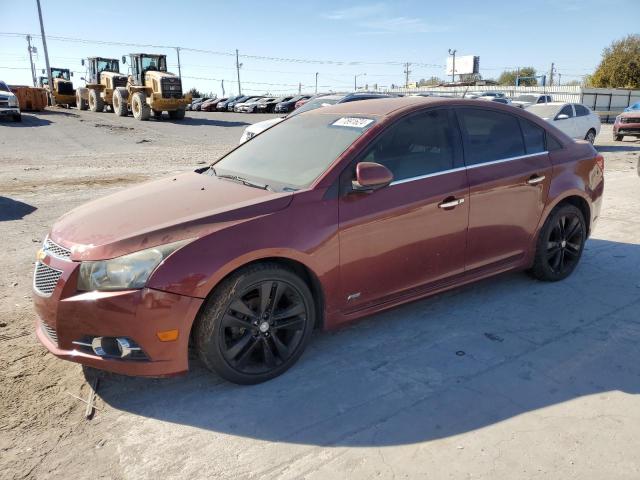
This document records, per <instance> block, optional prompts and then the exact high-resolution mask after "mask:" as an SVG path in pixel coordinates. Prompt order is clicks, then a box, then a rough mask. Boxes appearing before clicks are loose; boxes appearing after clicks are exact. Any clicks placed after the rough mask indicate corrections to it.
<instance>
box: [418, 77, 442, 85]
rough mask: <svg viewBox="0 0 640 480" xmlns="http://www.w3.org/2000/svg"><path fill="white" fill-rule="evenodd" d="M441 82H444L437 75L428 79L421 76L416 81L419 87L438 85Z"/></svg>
mask: <svg viewBox="0 0 640 480" xmlns="http://www.w3.org/2000/svg"><path fill="white" fill-rule="evenodd" d="M441 83H444V82H443V81H442V80H441V79H439V78H438V77H431V78H429V79H428V80H426V79H424V78H421V79H420V81H419V82H418V86H419V87H431V86H433V85H440V84H441Z"/></svg>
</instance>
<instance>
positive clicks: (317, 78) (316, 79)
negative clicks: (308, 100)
mask: <svg viewBox="0 0 640 480" xmlns="http://www.w3.org/2000/svg"><path fill="white" fill-rule="evenodd" d="M316 93H318V72H316Z"/></svg>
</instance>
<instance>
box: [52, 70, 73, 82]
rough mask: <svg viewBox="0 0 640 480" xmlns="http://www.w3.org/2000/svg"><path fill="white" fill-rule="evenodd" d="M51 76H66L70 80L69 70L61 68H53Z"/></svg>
mask: <svg viewBox="0 0 640 480" xmlns="http://www.w3.org/2000/svg"><path fill="white" fill-rule="evenodd" d="M51 77H52V78H64V79H65V80H69V79H70V77H69V70H66V69H60V68H52V69H51Z"/></svg>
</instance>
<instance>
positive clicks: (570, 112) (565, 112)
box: [558, 105, 573, 118]
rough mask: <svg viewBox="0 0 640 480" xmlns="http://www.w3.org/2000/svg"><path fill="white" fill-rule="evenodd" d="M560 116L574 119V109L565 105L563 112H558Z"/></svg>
mask: <svg viewBox="0 0 640 480" xmlns="http://www.w3.org/2000/svg"><path fill="white" fill-rule="evenodd" d="M558 115H566V116H568V117H569V118H571V117H573V108H571V105H565V106H564V107H562V110H560V111H559V112H558Z"/></svg>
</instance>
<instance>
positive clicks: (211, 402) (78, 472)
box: [0, 110, 640, 480]
mask: <svg viewBox="0 0 640 480" xmlns="http://www.w3.org/2000/svg"><path fill="white" fill-rule="evenodd" d="M264 118H268V116H260V115H239V114H215V113H214V114H207V113H196V112H194V113H193V114H192V117H191V118H189V119H188V120H186V121H185V122H181V123H173V122H170V121H169V120H164V121H163V122H156V121H150V122H146V123H141V122H136V121H134V120H133V119H132V118H124V119H121V118H118V117H115V116H113V115H112V114H108V113H104V114H95V113H90V112H77V111H75V110H54V111H50V112H45V113H42V114H38V115H30V114H26V115H24V122H23V123H22V124H12V123H6V122H2V123H0V166H1V168H0V239H1V244H2V246H3V249H2V253H1V257H0V258H1V260H2V264H3V272H4V274H3V275H2V276H1V277H0V346H1V348H0V365H1V366H2V371H1V373H0V411H2V417H1V418H0V472H1V473H0V477H2V478H7V479H9V478H15V479H18V478H60V477H61V476H63V475H64V476H67V477H68V478H75V479H84V478H92V479H97V478H105V479H121V478H122V479H134V478H229V479H237V478H262V477H266V478H283V479H284V478H291V479H298V478H317V479H327V478H331V479H337V478H362V479H369V478H377V477H379V478H396V477H397V478H487V479H497V478H508V479H512V478H544V479H549V478H561V479H567V478H579V479H581V480H582V479H589V478H594V479H596V478H597V479H603V478H616V479H621V478H629V479H637V478H639V477H640V456H639V455H638V451H639V448H640V398H639V397H638V392H639V391H640V216H639V215H638V214H639V213H640V179H639V178H638V175H637V173H636V165H637V162H638V159H639V156H640V142H634V141H631V140H627V141H625V142H623V143H613V142H611V141H610V139H611V127H610V126H604V127H603V131H602V132H601V134H600V137H599V139H598V141H597V144H598V148H599V149H600V151H601V152H603V153H604V155H605V159H606V182H607V183H606V192H605V202H604V208H603V212H602V217H601V219H600V221H599V224H598V226H597V229H596V231H595V234H594V236H593V238H592V239H591V240H590V241H589V242H588V244H587V247H586V251H585V254H584V257H583V260H582V263H581V265H580V266H579V268H578V269H577V271H576V272H575V274H574V275H573V276H572V277H570V278H569V279H568V280H566V281H564V282H561V283H557V284H546V283H540V282H535V281H533V280H531V279H530V278H529V277H527V276H526V275H524V274H520V273H515V274H509V275H504V276H501V277H499V278H495V279H491V280H488V281H484V282H481V283H479V284H476V285H473V286H470V287H467V288H463V289H459V290H456V291H453V292H450V293H447V294H444V295H440V296H438V297H434V298H432V299H427V300H424V301H420V302H416V303H413V304H411V305H407V306H404V307H401V308H398V309H395V310H393V311H390V312H387V313H384V314H380V315H376V316H374V317H371V318H369V319H366V320H364V321H362V322H359V323H357V324H356V325H354V326H352V327H350V328H347V329H344V330H342V331H339V332H335V333H331V334H326V333H318V334H316V335H315V337H314V339H313V341H312V344H311V346H310V348H309V350H308V352H307V353H306V354H305V355H304V356H303V358H302V359H301V361H300V362H299V364H298V365H297V366H296V367H294V368H293V369H292V370H291V371H290V372H288V373H287V374H285V375H284V376H282V377H280V378H278V379H276V380H273V381H271V382H268V383H266V384H263V385H258V386H254V387H238V386H235V385H231V384H228V383H225V382H223V381H221V380H220V379H219V378H217V377H215V376H214V375H212V374H210V373H208V372H207V371H206V370H205V369H204V368H203V367H202V366H201V365H200V363H199V362H198V361H197V360H196V359H192V363H191V367H192V368H191V372H190V373H189V374H188V375H186V376H183V377H179V378H174V379H169V380H166V379H165V380H158V379H136V378H127V377H121V376H117V375H108V374H103V375H101V377H100V387H99V392H98V393H99V395H98V399H97V408H98V410H97V412H96V415H95V417H94V418H93V419H92V420H90V421H87V420H85V419H84V415H83V414H84V409H85V406H84V404H83V403H82V402H81V401H80V400H78V399H77V398H76V397H83V398H84V397H86V395H87V393H88V387H87V385H86V379H85V376H89V377H90V376H91V375H93V374H94V372H91V371H83V369H82V368H81V367H79V366H78V365H75V364H72V363H67V362H63V361H60V360H57V359H55V358H54V357H53V356H51V355H49V354H47V353H46V352H45V350H44V348H42V347H41V346H40V345H39V344H38V343H37V341H36V339H35V336H34V334H33V324H34V313H33V310H32V308H31V301H30V297H31V275H32V268H33V267H32V265H33V259H34V253H35V251H36V249H37V248H38V246H39V243H40V242H41V240H42V238H43V237H44V236H45V234H46V232H47V230H48V228H49V227H50V226H51V224H52V222H53V221H54V220H55V219H56V218H57V217H58V216H60V215H61V214H62V213H64V212H65V211H67V210H69V209H70V208H72V207H75V206H76V205H79V204H81V203H83V202H86V201H87V200H90V199H93V198H95V197H98V196H101V195H104V194H106V193H110V192H113V191H115V190H117V189H121V188H125V187H126V186H128V185H131V184H133V183H136V182H140V181H144V180H146V179H148V178H153V177H159V176H163V175H166V174H169V173H170V172H176V171H183V170H187V169H191V168H194V167H196V166H198V165H202V164H204V163H206V162H209V161H211V160H213V159H215V158H216V157H218V156H219V155H220V154H221V153H223V152H224V151H226V150H227V149H229V148H230V147H231V146H233V145H234V144H235V143H236V142H237V141H238V139H239V137H240V135H241V132H242V129H243V128H244V126H245V125H246V124H247V122H255V121H259V120H262V119H264Z"/></svg>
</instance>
